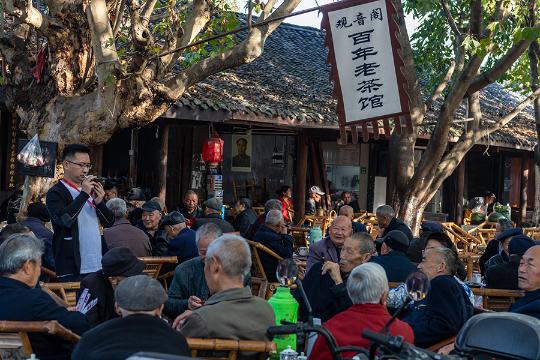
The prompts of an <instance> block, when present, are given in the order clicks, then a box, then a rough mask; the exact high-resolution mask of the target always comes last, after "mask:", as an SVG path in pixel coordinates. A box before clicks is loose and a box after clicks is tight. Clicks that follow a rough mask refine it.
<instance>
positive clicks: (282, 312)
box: [268, 286, 298, 355]
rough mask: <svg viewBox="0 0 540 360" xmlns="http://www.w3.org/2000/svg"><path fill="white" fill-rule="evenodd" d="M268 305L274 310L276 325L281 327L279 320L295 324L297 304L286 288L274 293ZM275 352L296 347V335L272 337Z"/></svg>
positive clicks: (281, 287)
mask: <svg viewBox="0 0 540 360" xmlns="http://www.w3.org/2000/svg"><path fill="white" fill-rule="evenodd" d="M268 303H269V304H270V306H271V307H272V309H273V310H274V315H275V317H276V325H281V320H285V321H289V322H292V323H295V322H296V320H297V316H298V302H297V301H296V299H295V298H294V297H293V296H292V295H291V290H290V289H289V288H288V287H284V286H280V287H278V288H277V289H276V293H275V294H274V295H273V296H272V297H271V298H270V300H268ZM274 342H275V343H276V347H277V352H278V353H281V351H283V350H285V349H287V347H290V348H292V347H296V335H294V334H291V335H278V336H274ZM296 355H298V354H296Z"/></svg>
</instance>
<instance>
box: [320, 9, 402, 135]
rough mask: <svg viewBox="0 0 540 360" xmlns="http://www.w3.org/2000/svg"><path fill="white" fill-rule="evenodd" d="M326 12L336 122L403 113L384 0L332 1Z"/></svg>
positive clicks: (386, 116)
mask: <svg viewBox="0 0 540 360" xmlns="http://www.w3.org/2000/svg"><path fill="white" fill-rule="evenodd" d="M346 6H348V7H346ZM325 13H326V14H325V16H326V18H325V20H324V21H323V26H324V27H325V28H326V31H327V36H328V33H330V36H331V43H327V45H329V46H331V51H330V54H331V55H330V56H332V55H333V57H334V58H333V59H332V58H330V62H331V63H332V62H333V63H332V65H333V66H334V68H333V72H334V74H335V73H336V70H337V79H336V77H335V76H334V79H335V80H338V81H339V84H336V86H339V89H337V90H338V92H337V93H338V95H339V93H341V94H340V95H341V98H338V103H339V110H340V111H338V113H339V115H340V123H341V125H342V126H344V125H352V124H356V123H359V122H362V121H363V120H368V121H376V120H379V119H383V118H388V117H397V116H398V115H403V114H404V113H406V112H408V109H407V101H406V100H405V99H403V98H402V97H403V94H401V93H400V86H402V82H403V80H402V76H401V74H400V75H399V77H398V74H397V71H396V69H399V64H401V63H402V62H401V59H399V58H398V59H395V56H394V49H393V46H392V44H393V43H392V40H395V34H392V33H391V30H390V29H391V27H390V24H391V22H392V21H394V20H393V19H391V18H389V14H388V11H387V1H385V0H375V1H369V0H358V1H355V2H351V1H349V2H343V3H342V4H337V3H336V4H335V5H332V6H331V7H329V10H327V11H325ZM390 15H391V14H390ZM396 43H397V42H396V41H394V44H396ZM398 80H400V81H398ZM402 92H403V89H402ZM364 126H365V124H364ZM374 131H375V130H374ZM376 131H377V132H378V128H377V130H376Z"/></svg>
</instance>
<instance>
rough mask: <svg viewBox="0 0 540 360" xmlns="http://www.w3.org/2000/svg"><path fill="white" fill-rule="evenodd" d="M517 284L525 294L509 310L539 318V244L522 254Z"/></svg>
mask: <svg viewBox="0 0 540 360" xmlns="http://www.w3.org/2000/svg"><path fill="white" fill-rule="evenodd" d="M518 286H519V288H520V289H521V290H523V291H525V296H523V297H522V298H521V299H518V300H517V301H516V302H515V303H513V304H512V305H510V309H509V311H510V312H515V313H519V314H525V315H529V316H534V317H535V318H537V319H540V245H536V246H533V247H531V248H529V250H527V251H526V252H525V254H523V257H522V258H521V261H520V263H519V269H518Z"/></svg>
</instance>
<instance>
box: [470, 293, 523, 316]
mask: <svg viewBox="0 0 540 360" xmlns="http://www.w3.org/2000/svg"><path fill="white" fill-rule="evenodd" d="M471 290H472V292H473V294H474V295H477V296H482V307H483V308H484V309H487V310H492V311H508V308H509V307H510V305H512V304H513V303H514V302H516V300H517V299H519V298H520V297H522V296H523V295H524V292H523V291H521V290H505V289H489V288H471Z"/></svg>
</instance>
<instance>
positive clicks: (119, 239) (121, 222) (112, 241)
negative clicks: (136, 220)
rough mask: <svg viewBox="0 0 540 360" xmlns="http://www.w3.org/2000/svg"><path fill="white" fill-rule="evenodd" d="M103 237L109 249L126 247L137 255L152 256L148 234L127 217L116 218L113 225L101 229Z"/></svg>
mask: <svg viewBox="0 0 540 360" xmlns="http://www.w3.org/2000/svg"><path fill="white" fill-rule="evenodd" d="M103 237H104V238H105V242H106V243H107V247H108V248H109V249H112V248H115V247H127V248H128V249H129V250H131V252H132V253H133V255H135V256H137V257H144V256H152V245H151V244H150V239H149V238H148V235H147V234H146V233H145V232H144V231H142V230H141V229H139V228H137V227H135V226H133V225H131V223H130V222H129V220H127V219H118V220H116V221H115V222H114V224H113V226H111V227H110V228H108V229H105V230H103Z"/></svg>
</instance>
